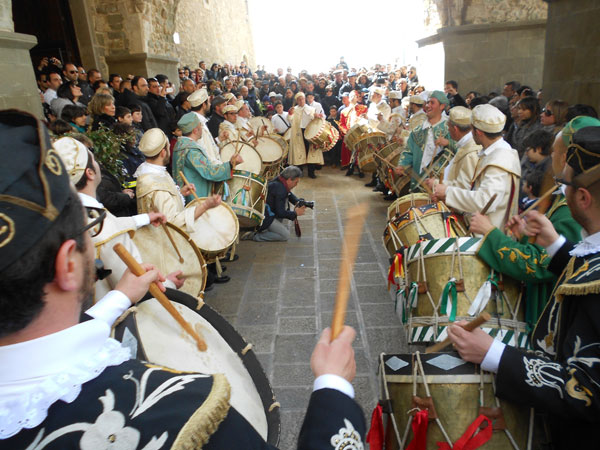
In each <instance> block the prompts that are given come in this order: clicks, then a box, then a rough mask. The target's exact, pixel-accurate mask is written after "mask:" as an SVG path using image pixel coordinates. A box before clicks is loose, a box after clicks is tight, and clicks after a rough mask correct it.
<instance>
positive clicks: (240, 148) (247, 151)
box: [220, 141, 262, 175]
mask: <svg viewBox="0 0 600 450" xmlns="http://www.w3.org/2000/svg"><path fill="white" fill-rule="evenodd" d="M236 151H237V152H238V153H239V154H240V156H241V157H242V159H243V160H244V162H243V163H241V164H238V165H237V166H235V169H236V170H245V171H247V172H251V173H255V174H257V175H260V172H261V170H262V159H261V157H260V154H259V153H258V152H257V151H256V149H255V148H254V147H253V146H252V145H250V144H248V143H247V142H244V141H231V142H229V143H227V144H225V145H224V146H223V147H222V148H221V151H220V155H221V161H229V160H230V159H231V157H232V156H233V155H234V153H235V152H236Z"/></svg>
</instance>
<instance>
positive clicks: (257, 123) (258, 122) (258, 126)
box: [248, 116, 275, 136]
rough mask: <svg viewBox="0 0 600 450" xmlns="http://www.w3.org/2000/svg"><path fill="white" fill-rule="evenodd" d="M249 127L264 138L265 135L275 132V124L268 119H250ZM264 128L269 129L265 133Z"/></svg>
mask: <svg viewBox="0 0 600 450" xmlns="http://www.w3.org/2000/svg"><path fill="white" fill-rule="evenodd" d="M248 126H249V127H250V128H251V129H252V131H253V132H254V134H255V135H256V136H263V135H265V134H271V133H274V132H275V127H274V126H273V122H271V121H270V120H269V119H267V118H266V117H261V116H256V117H252V118H250V119H248ZM264 127H267V129H266V131H263V129H264Z"/></svg>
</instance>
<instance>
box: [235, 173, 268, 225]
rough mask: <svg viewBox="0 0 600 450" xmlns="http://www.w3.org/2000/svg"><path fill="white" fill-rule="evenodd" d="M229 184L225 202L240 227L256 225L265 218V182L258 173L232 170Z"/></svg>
mask: <svg viewBox="0 0 600 450" xmlns="http://www.w3.org/2000/svg"><path fill="white" fill-rule="evenodd" d="M227 183H228V184H229V191H230V192H229V198H228V199H227V203H228V204H229V206H231V209H233V212H234V213H235V215H236V216H237V218H238V220H239V223H240V227H241V228H253V227H258V226H260V224H261V223H262V221H263V219H264V218H265V215H264V214H265V201H266V198H267V182H266V180H265V179H264V178H263V177H261V176H260V175H256V174H254V173H251V172H247V171H245V170H234V171H233V176H232V177H231V180H229V181H228V182H227Z"/></svg>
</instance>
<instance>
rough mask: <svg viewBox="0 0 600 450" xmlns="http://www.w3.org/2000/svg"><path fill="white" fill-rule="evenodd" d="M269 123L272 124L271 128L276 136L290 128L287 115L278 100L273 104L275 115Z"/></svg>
mask: <svg viewBox="0 0 600 450" xmlns="http://www.w3.org/2000/svg"><path fill="white" fill-rule="evenodd" d="M271 122H272V123H273V127H274V128H275V131H277V134H280V135H281V136H283V135H284V134H285V132H286V131H287V130H289V129H290V128H291V127H292V125H291V124H290V121H289V118H288V113H287V112H285V111H284V110H283V103H281V101H279V100H277V101H276V102H275V115H273V117H271Z"/></svg>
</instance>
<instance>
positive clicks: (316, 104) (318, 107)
mask: <svg viewBox="0 0 600 450" xmlns="http://www.w3.org/2000/svg"><path fill="white" fill-rule="evenodd" d="M306 104H307V105H308V106H310V107H311V108H315V116H318V115H319V114H323V115H325V111H324V110H323V106H322V105H321V104H320V103H319V102H312V103H306Z"/></svg>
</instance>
